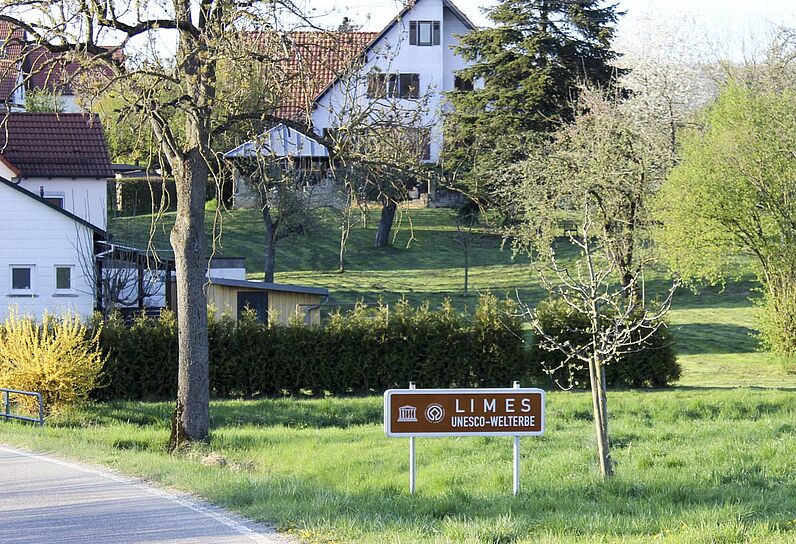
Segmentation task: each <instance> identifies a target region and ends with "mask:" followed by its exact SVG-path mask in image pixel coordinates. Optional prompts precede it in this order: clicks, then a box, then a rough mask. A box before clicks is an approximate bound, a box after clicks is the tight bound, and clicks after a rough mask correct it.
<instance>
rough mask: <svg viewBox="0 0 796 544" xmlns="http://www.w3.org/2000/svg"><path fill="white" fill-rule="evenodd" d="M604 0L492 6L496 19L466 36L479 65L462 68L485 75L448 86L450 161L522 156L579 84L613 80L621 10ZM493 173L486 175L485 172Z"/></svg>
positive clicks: (465, 165)
mask: <svg viewBox="0 0 796 544" xmlns="http://www.w3.org/2000/svg"><path fill="white" fill-rule="evenodd" d="M603 4H605V3H604V2H603V1H602V0H503V1H502V2H501V3H500V4H498V5H497V6H495V7H494V8H491V9H489V10H488V11H487V15H488V17H489V18H490V19H491V20H492V21H493V22H494V23H495V26H494V27H490V28H483V29H480V30H475V31H472V32H470V33H468V34H466V35H464V36H462V38H461V42H460V45H459V47H458V48H457V52H458V53H459V54H461V55H462V56H463V57H464V58H465V59H467V60H468V61H470V62H472V63H473V65H472V66H471V67H470V68H468V69H466V70H463V71H462V72H460V73H459V76H460V77H461V78H462V79H464V80H469V81H475V82H480V83H482V86H481V85H479V84H477V85H476V89H475V90H473V91H467V92H453V93H450V100H451V103H452V104H453V106H454V108H453V111H452V112H451V113H450V114H449V115H448V118H447V120H446V145H447V148H448V150H447V154H446V164H445V166H446V167H447V168H455V169H457V170H461V169H464V170H465V171H469V170H475V171H476V172H479V171H480V173H479V176H478V177H479V178H481V179H483V175H482V174H483V173H484V172H486V173H488V172H490V171H494V170H495V168H496V167H499V166H500V165H501V164H505V162H507V161H508V162H513V161H515V160H518V159H521V158H522V154H521V149H522V148H523V147H524V143H525V142H526V141H528V140H529V139H530V140H533V139H535V138H538V137H539V136H540V135H544V134H545V133H547V132H549V131H550V130H551V129H554V128H555V127H556V126H557V125H558V124H559V123H560V122H561V121H562V120H563V121H567V120H571V119H572V108H571V103H572V98H573V95H574V93H575V92H576V89H577V87H578V85H579V84H582V83H589V84H592V85H597V86H601V87H607V86H609V85H610V84H611V81H612V80H613V79H614V76H615V75H616V70H615V68H613V67H612V66H611V62H612V61H613V60H614V59H615V58H616V56H617V54H616V53H615V52H614V51H612V50H611V40H612V38H613V36H614V31H615V26H614V25H615V23H616V21H617V19H618V17H619V16H620V15H622V13H621V12H619V11H618V10H617V5H616V4H609V5H603ZM487 177H488V176H487Z"/></svg>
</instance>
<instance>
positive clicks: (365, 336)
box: [96, 296, 528, 399]
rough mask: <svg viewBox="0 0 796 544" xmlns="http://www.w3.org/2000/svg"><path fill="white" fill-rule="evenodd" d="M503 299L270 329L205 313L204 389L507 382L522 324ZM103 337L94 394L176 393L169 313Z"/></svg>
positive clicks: (519, 355)
mask: <svg viewBox="0 0 796 544" xmlns="http://www.w3.org/2000/svg"><path fill="white" fill-rule="evenodd" d="M507 304H508V303H503V302H498V301H497V300H496V299H495V297H493V296H485V297H482V298H481V300H480V301H479V303H478V305H477V307H476V310H475V312H474V313H473V315H471V316H468V315H465V314H462V313H459V312H456V311H454V309H453V308H452V306H451V305H450V303H445V304H443V305H442V306H441V307H440V308H439V309H437V310H432V309H431V308H429V306H428V305H427V304H426V305H423V306H421V307H419V308H413V307H411V306H410V305H409V304H408V303H406V302H399V303H398V304H395V305H393V306H391V307H389V308H388V307H387V306H382V307H378V308H366V307H364V306H358V307H356V308H354V309H353V310H352V311H350V312H346V313H336V314H333V315H332V316H331V317H330V318H329V320H328V322H327V323H326V324H325V325H324V326H323V327H306V326H304V325H302V324H298V323H296V324H291V325H289V326H280V325H277V324H272V325H271V326H266V325H263V324H262V323H259V322H258V321H257V319H256V318H255V316H254V315H244V316H241V317H240V318H239V319H238V320H237V321H235V320H234V319H232V318H228V317H224V318H220V319H211V320H210V324H209V333H210V387H211V394H212V395H214V396H217V397H230V396H245V397H251V396H257V395H278V394H283V393H293V394H297V393H300V392H301V393H312V394H317V395H321V394H325V392H330V393H332V394H335V395H346V394H366V393H372V392H381V391H383V390H384V389H387V388H390V387H396V386H402V387H405V386H406V385H407V384H408V383H409V382H410V381H414V382H416V383H417V386H418V387H450V386H458V387H478V386H506V387H508V386H510V385H511V382H512V380H517V379H522V378H523V377H524V376H525V374H526V373H527V368H528V351H527V350H526V349H525V346H524V342H523V338H522V331H521V328H522V323H521V322H520V321H519V320H517V319H514V318H511V317H507V313H508V312H507V309H508V308H507ZM100 343H101V345H102V347H103V349H104V350H105V351H106V353H107V354H108V363H107V364H106V367H105V383H104V387H103V388H101V389H100V390H98V391H97V393H96V395H97V396H98V397H99V398H128V399H145V398H167V397H173V396H174V394H175V392H176V383H177V378H176V374H177V372H176V369H177V333H176V322H175V319H174V316H173V314H171V313H164V314H163V315H162V316H161V317H160V318H146V317H138V318H136V319H135V320H134V322H133V323H132V324H125V323H124V322H123V320H122V319H120V318H118V317H112V318H111V319H109V320H108V321H107V322H106V323H105V324H104V326H103V327H102V333H101V335H100Z"/></svg>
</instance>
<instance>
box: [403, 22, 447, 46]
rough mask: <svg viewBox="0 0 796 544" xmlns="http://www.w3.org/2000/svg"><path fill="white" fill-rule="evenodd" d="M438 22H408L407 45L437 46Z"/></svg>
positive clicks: (438, 37)
mask: <svg viewBox="0 0 796 544" xmlns="http://www.w3.org/2000/svg"><path fill="white" fill-rule="evenodd" d="M439 42H440V23H439V21H409V45H426V46H428V45H439Z"/></svg>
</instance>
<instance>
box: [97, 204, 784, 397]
mask: <svg viewBox="0 0 796 544" xmlns="http://www.w3.org/2000/svg"><path fill="white" fill-rule="evenodd" d="M378 215H379V213H378V210H377V209H371V211H370V219H369V222H368V223H369V224H368V228H364V227H363V226H362V224H361V222H359V221H355V224H354V228H353V229H352V232H351V236H350V239H349V242H348V252H347V258H346V272H344V273H342V274H341V273H338V272H337V252H338V249H339V238H338V237H339V230H338V223H337V218H336V217H335V216H334V215H332V214H331V213H323V214H321V215H320V216H319V217H318V223H317V227H316V228H315V229H314V230H313V231H312V232H311V233H310V234H309V235H308V236H303V237H295V238H291V239H286V240H282V241H280V242H279V245H278V249H277V261H276V264H277V272H276V281H278V282H282V283H297V284H302V285H312V286H321V287H326V288H328V289H329V290H330V292H331V294H332V297H331V302H332V303H333V304H343V305H346V304H352V303H354V302H356V301H358V300H364V301H367V302H376V301H378V300H382V301H384V302H387V303H391V302H394V301H395V300H397V299H398V298H400V297H406V298H408V299H409V300H410V301H412V302H413V303H420V302H421V301H423V300H429V301H431V302H432V304H438V303H439V302H441V301H442V300H443V299H445V298H450V299H451V300H452V301H453V302H454V304H455V305H456V306H457V307H459V308H465V307H469V308H471V307H472V306H473V305H474V303H475V298H474V295H473V294H474V293H478V292H484V291H491V292H494V293H495V294H497V295H498V296H509V297H511V298H516V297H517V296H519V297H520V298H521V299H522V300H523V301H525V302H528V303H530V304H534V303H535V302H537V301H538V300H540V299H541V298H542V297H543V296H544V290H543V289H542V287H541V285H540V283H539V280H538V277H537V275H536V273H535V272H534V271H533V269H532V268H531V267H530V265H529V263H528V260H527V258H525V257H524V256H522V255H518V256H516V258H515V257H514V256H513V255H512V252H511V250H510V248H505V249H502V247H501V246H502V242H503V240H502V238H501V237H500V235H499V234H496V233H495V232H492V231H489V230H488V229H486V228H484V229H481V231H480V232H479V236H478V237H477V238H476V239H475V241H474V243H473V247H472V250H471V255H470V264H471V268H470V290H471V293H470V296H464V295H463V285H464V269H463V263H464V254H463V251H462V247H461V245H460V244H459V242H458V241H457V231H456V227H455V223H454V219H453V217H454V216H453V211H452V210H446V209H424V210H412V211H410V212H409V213H408V214H405V215H404V216H403V217H402V218H401V219H400V221H399V222H398V223H397V225H396V228H395V229H394V232H395V233H396V236H395V241H394V243H393V245H392V246H391V247H386V248H380V249H376V248H374V247H373V238H374V235H375V226H376V223H377V221H378ZM172 222H173V214H166V215H165V216H164V217H163V218H161V219H160V220H159V222H158V223H157V224H156V225H155V228H154V238H153V241H154V244H155V245H156V246H157V247H168V234H167V233H168V229H169V228H170V227H171V224H172ZM410 222H411V228H410ZM207 223H208V239H211V228H212V227H211V226H212V225H214V224H215V225H216V226H217V229H216V230H217V231H218V232H220V236H218V237H217V241H216V243H215V245H214V248H215V254H216V255H220V256H237V257H245V258H246V267H247V271H248V273H249V277H250V278H252V279H261V278H262V276H263V274H262V262H263V255H264V249H263V244H262V240H263V236H264V227H263V224H262V218H261V216H260V213H259V211H258V210H232V211H225V212H221V213H220V214H218V215H216V214H215V213H214V212H212V211H209V212H208V214H207ZM150 225H151V218H150V217H149V216H139V217H135V218H119V219H116V220H115V221H113V222H112V224H111V230H112V231H114V232H116V234H117V238H118V239H119V240H120V241H123V242H125V243H128V244H133V245H138V246H146V245H147V243H148V240H149V236H150ZM668 285H669V283H668V280H667V278H666V276H665V274H663V273H661V272H660V271H658V272H652V273H650V274H648V275H647V286H648V291H649V292H652V293H664V292H665V290H666V289H667V287H668ZM757 289H759V285H758V284H757V283H756V282H755V281H754V279H753V277H752V276H751V274H747V275H746V276H745V277H744V279H743V280H742V281H736V282H732V283H729V284H728V285H727V286H726V287H724V288H718V287H704V288H702V289H701V290H700V291H699V292H693V291H691V290H688V289H680V290H679V291H678V293H677V295H676V296H675V301H674V304H673V306H672V311H671V313H670V315H669V321H670V324H671V326H672V327H673V328H674V330H675V335H676V340H677V351H678V354H679V356H680V361H681V363H682V364H683V367H684V374H683V377H682V379H681V381H680V385H690V386H729V387H733V386H775V387H794V388H796V374H793V373H789V372H787V371H786V367H785V365H784V363H783V362H782V361H779V360H777V359H776V358H775V357H773V356H772V355H770V354H768V353H765V352H762V351H760V349H759V344H758V342H757V339H756V337H755V331H754V313H755V308H754V305H753V302H752V299H753V298H755V297H756V296H757V291H756V290H757Z"/></svg>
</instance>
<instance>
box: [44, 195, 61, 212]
mask: <svg viewBox="0 0 796 544" xmlns="http://www.w3.org/2000/svg"><path fill="white" fill-rule="evenodd" d="M44 200H46V201H47V202H49V203H50V204H52V205H53V206H57V207H59V208H62V209H63V207H64V197H63V196H61V195H44Z"/></svg>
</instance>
